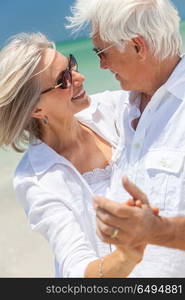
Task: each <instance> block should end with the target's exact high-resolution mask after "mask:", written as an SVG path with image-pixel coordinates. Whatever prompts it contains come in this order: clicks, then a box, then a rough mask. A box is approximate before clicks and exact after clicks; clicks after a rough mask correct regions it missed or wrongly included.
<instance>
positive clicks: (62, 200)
mask: <svg viewBox="0 0 185 300" xmlns="http://www.w3.org/2000/svg"><path fill="white" fill-rule="evenodd" d="M123 95H124V92H123V91H115V92H108V91H107V92H104V93H100V94H96V95H94V96H92V97H91V98H92V101H91V106H90V107H89V108H87V109H85V110H83V111H81V112H80V113H79V114H77V115H76V116H77V118H78V119H79V120H80V121H81V122H82V123H84V124H86V125H87V126H89V127H90V128H91V129H92V130H94V131H95V132H96V133H97V134H99V135H100V136H101V137H102V138H104V139H105V140H107V141H108V142H109V143H110V144H111V145H112V147H114V148H116V151H115V152H114V154H113V157H112V160H111V163H110V165H111V168H112V166H113V165H114V161H115V160H117V157H118V156H119V153H120V148H119V147H118V142H119V135H118V130H119V128H118V126H117V125H116V124H117V120H118V112H119V107H120V101H123V99H122V97H123ZM109 179H110V175H109ZM109 179H108V183H107V182H106V183H103V181H102V183H103V185H104V187H103V190H104V191H105V190H106V187H107V184H109ZM96 188H97V187H96ZM99 188H100V187H98V188H97V189H96V191H100V189H99ZM14 189H15V193H16V197H17V199H18V201H19V202H20V203H21V204H22V206H23V207H24V210H25V212H26V215H27V217H28V220H29V223H30V225H31V228H32V229H33V230H35V231H38V232H40V233H41V234H42V235H43V236H44V237H45V238H46V239H47V240H48V241H49V243H50V245H51V247H52V249H53V253H54V256H55V268H56V274H55V275H56V277H74V278H75V277H84V270H85V268H86V267H87V265H88V263H89V262H91V261H93V260H95V259H97V258H99V257H101V256H104V255H106V254H107V253H109V252H110V246H109V245H108V244H105V243H102V242H101V241H100V239H99V238H98V236H97V235H96V218H95V211H94V210H93V206H92V196H93V189H92V188H91V187H90V185H89V184H88V183H87V181H86V180H85V179H84V177H83V176H82V175H81V174H80V173H79V172H78V171H77V169H76V168H75V167H74V166H73V165H72V164H71V162H70V161H68V160H67V159H65V158H64V157H62V156H61V155H59V154H57V153H56V152H55V151H54V150H52V149H51V148H50V147H49V146H47V145H46V144H44V143H42V142H38V143H37V145H31V146H30V147H29V149H28V151H27V152H26V153H25V155H24V157H23V159H22V160H21V162H20V163H19V165H18V167H17V169H16V172H15V176H14ZM101 191H102V189H101Z"/></svg>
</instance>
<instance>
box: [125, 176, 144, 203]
mask: <svg viewBox="0 0 185 300" xmlns="http://www.w3.org/2000/svg"><path fill="white" fill-rule="evenodd" d="M122 182H123V186H124V188H125V190H126V191H127V192H128V193H129V194H130V195H131V197H133V198H134V199H139V200H141V201H142V204H149V203H148V199H147V196H146V195H145V194H144V193H143V192H142V191H141V190H140V189H139V188H138V187H137V186H136V185H135V184H134V183H133V182H131V181H130V180H129V179H128V177H127V176H124V177H123V180H122Z"/></svg>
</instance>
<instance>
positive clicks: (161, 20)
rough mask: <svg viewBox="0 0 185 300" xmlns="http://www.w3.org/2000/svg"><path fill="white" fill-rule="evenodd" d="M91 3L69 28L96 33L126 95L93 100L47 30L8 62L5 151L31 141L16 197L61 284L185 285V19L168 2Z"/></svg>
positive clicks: (3, 96) (16, 44) (0, 106)
mask: <svg viewBox="0 0 185 300" xmlns="http://www.w3.org/2000/svg"><path fill="white" fill-rule="evenodd" d="M87 2H88V1H86V0H85V1H84V0H77V1H76V3H75V6H74V10H73V16H72V17H70V18H69V22H70V23H69V24H70V25H69V27H71V28H75V29H76V28H81V27H82V26H83V25H84V24H85V23H90V24H91V29H92V32H91V34H92V39H93V43H94V46H95V48H94V50H95V52H96V54H97V55H98V57H99V59H100V67H101V68H103V69H109V70H110V71H111V72H113V73H114V74H115V77H116V79H117V80H118V81H119V82H120V85H121V87H122V90H121V91H113V92H110V91H106V92H104V93H99V94H95V95H93V96H91V97H89V96H88V95H87V94H86V92H85V90H84V88H83V82H84V76H83V75H82V74H80V73H79V72H78V66H77V62H76V60H75V57H74V56H73V55H72V54H70V56H69V57H68V58H67V57H65V56H63V55H62V54H61V53H59V52H57V51H56V50H55V48H54V45H53V43H52V42H50V41H48V40H47V39H46V37H45V36H43V35H42V34H40V33H35V34H25V33H23V34H20V35H17V36H16V37H14V38H13V39H12V40H11V41H10V42H9V43H8V44H7V46H5V47H4V48H3V49H2V51H1V53H0V70H1V72H0V145H1V146H3V145H12V146H13V148H14V149H15V150H17V151H21V150H22V147H23V143H25V142H26V143H29V148H28V150H27V152H26V153H25V155H24V157H23V159H22V160H21V162H20V163H19V165H18V167H17V169H16V172H15V177H14V188H15V192H16V196H17V198H18V200H19V201H20V202H21V204H22V205H23V207H24V210H25V212H26V215H27V217H28V220H29V223H30V225H31V227H32V229H33V230H35V231H38V232H40V233H41V234H42V235H43V236H44V237H45V238H46V239H47V240H48V241H49V243H50V245H51V247H52V249H53V253H54V256H55V267H56V277H73V278H74V277H96V278H98V277H114V278H116V277H185V269H184V264H185V234H184V233H185V161H184V160H185V58H184V56H183V55H182V53H181V44H182V43H181V36H180V33H179V17H178V13H177V11H176V9H175V8H174V7H173V6H172V4H171V3H170V1H168V0H147V1H146V0H92V1H91V2H90V4H89V2H88V3H87ZM102 16H103V17H102ZM128 178H129V179H130V180H129V179H128ZM142 191H144V192H142ZM97 195H98V196H97Z"/></svg>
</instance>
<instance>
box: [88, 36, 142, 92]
mask: <svg viewBox="0 0 185 300" xmlns="http://www.w3.org/2000/svg"><path fill="white" fill-rule="evenodd" d="M93 43H94V45H95V47H96V48H97V49H98V50H103V49H105V48H108V47H109V46H110V45H111V44H108V43H106V42H104V41H102V40H101V39H100V37H99V36H98V35H96V36H94V38H93ZM99 57H100V67H101V68H102V69H109V70H110V71H111V72H112V73H114V74H115V78H116V79H117V80H118V81H119V82H120V85H121V87H122V89H123V90H127V91H129V90H133V91H142V90H143V81H146V78H145V73H146V66H145V63H144V62H143V60H142V58H141V56H140V55H139V54H138V49H137V48H136V45H135V43H134V41H129V42H128V44H127V45H126V47H125V49H124V51H123V52H120V51H119V50H118V49H117V48H116V46H114V45H113V46H112V47H110V48H108V49H107V50H105V51H103V52H102V53H101V54H100V56H99Z"/></svg>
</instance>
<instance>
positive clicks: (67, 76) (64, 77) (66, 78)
mask: <svg viewBox="0 0 185 300" xmlns="http://www.w3.org/2000/svg"><path fill="white" fill-rule="evenodd" d="M68 83H70V84H71V83H72V76H71V72H70V71H69V70H65V71H64V72H62V74H61V77H60V78H59V80H58V82H57V84H61V86H60V88H61V89H67V87H68Z"/></svg>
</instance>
